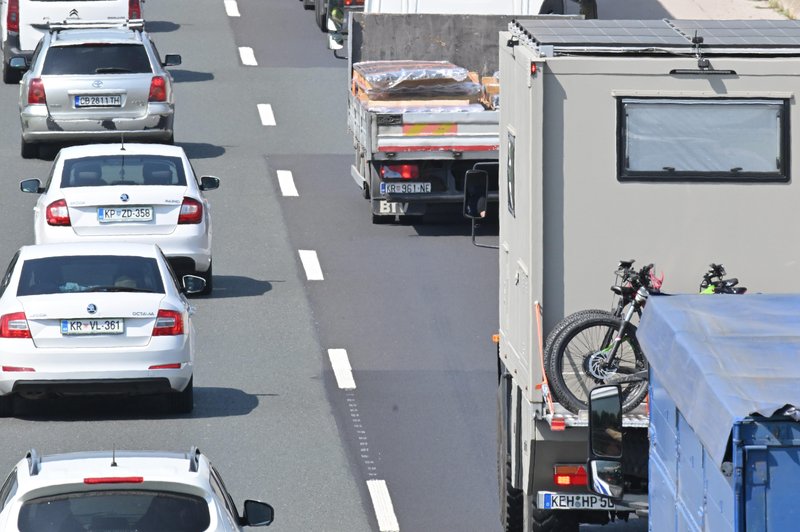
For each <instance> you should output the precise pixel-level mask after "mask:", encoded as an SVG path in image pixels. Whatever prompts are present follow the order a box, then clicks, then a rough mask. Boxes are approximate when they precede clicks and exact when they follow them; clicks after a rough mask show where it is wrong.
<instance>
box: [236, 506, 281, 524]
mask: <svg viewBox="0 0 800 532" xmlns="http://www.w3.org/2000/svg"><path fill="white" fill-rule="evenodd" d="M274 519H275V510H274V509H273V508H272V506H270V505H269V504H267V503H265V502H261V501H251V500H247V501H244V515H243V517H242V521H244V522H243V523H242V524H243V525H244V526H267V525H269V524H271V523H272V521H273V520H274Z"/></svg>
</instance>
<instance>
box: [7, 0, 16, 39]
mask: <svg viewBox="0 0 800 532" xmlns="http://www.w3.org/2000/svg"><path fill="white" fill-rule="evenodd" d="M6 31H13V32H19V0H8V12H7V13H6Z"/></svg>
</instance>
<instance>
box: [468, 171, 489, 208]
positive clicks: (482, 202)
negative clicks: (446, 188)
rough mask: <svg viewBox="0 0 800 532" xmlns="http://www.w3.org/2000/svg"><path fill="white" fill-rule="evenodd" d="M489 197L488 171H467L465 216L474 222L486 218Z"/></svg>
mask: <svg viewBox="0 0 800 532" xmlns="http://www.w3.org/2000/svg"><path fill="white" fill-rule="evenodd" d="M488 196H489V173H488V172H486V170H467V173H466V174H465V175H464V216H465V217H467V218H471V219H473V220H477V219H480V218H485V217H486V198H487V197H488Z"/></svg>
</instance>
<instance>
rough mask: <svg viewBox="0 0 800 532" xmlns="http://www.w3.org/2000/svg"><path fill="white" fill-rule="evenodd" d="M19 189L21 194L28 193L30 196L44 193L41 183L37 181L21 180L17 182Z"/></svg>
mask: <svg viewBox="0 0 800 532" xmlns="http://www.w3.org/2000/svg"><path fill="white" fill-rule="evenodd" d="M19 189H20V190H21V191H22V192H29V193H31V194H41V193H42V192H44V187H42V182H41V181H39V180H38V179H23V180H22V181H20V182H19Z"/></svg>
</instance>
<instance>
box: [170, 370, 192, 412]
mask: <svg viewBox="0 0 800 532" xmlns="http://www.w3.org/2000/svg"><path fill="white" fill-rule="evenodd" d="M167 404H168V406H169V411H170V412H172V413H173V414H189V413H191V412H192V410H193V409H194V377H192V378H190V379H189V384H187V385H186V388H185V389H184V390H183V391H182V392H177V393H176V392H172V393H170V394H168V395H167Z"/></svg>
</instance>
